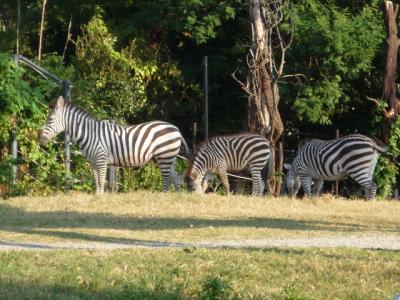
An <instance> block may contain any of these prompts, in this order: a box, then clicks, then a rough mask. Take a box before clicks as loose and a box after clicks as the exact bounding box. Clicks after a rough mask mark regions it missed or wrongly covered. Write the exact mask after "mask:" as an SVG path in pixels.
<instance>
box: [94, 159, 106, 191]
mask: <svg viewBox="0 0 400 300" xmlns="http://www.w3.org/2000/svg"><path fill="white" fill-rule="evenodd" d="M96 173H97V182H98V184H97V190H96V193H97V194H103V193H104V183H105V181H106V173H107V163H106V162H105V161H98V162H97V163H96Z"/></svg>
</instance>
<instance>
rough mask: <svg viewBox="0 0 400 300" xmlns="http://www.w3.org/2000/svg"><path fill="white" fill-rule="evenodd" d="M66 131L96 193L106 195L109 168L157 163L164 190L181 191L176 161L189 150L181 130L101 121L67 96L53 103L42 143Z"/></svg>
mask: <svg viewBox="0 0 400 300" xmlns="http://www.w3.org/2000/svg"><path fill="white" fill-rule="evenodd" d="M63 131H65V132H66V133H67V134H69V135H70V137H71V140H72V142H74V143H76V144H77V145H78V147H79V149H80V150H81V152H82V153H83V155H84V156H85V157H86V160H87V161H88V162H89V164H90V166H91V168H92V171H93V175H94V179H95V183H96V193H97V194H102V193H104V181H105V176H106V171H107V165H109V164H110V165H114V166H131V167H137V166H141V165H144V164H146V163H147V162H149V161H150V160H152V159H153V160H155V162H156V163H157V165H158V166H159V168H160V171H161V175H162V177H163V190H164V191H167V190H168V189H169V188H170V186H171V183H172V184H173V185H174V187H175V189H176V190H179V189H180V182H181V176H180V175H178V174H177V172H176V171H175V161H176V157H177V155H178V153H179V150H180V148H181V146H183V150H184V152H185V153H186V154H187V155H188V154H189V148H188V146H187V144H186V141H185V140H184V138H183V137H182V135H181V133H180V132H179V130H178V128H177V127H175V126H174V125H172V124H169V123H166V122H163V121H151V122H146V123H142V124H138V125H134V126H120V125H116V124H114V123H113V122H109V121H101V120H97V119H96V118H95V117H93V116H92V115H91V114H89V113H88V112H86V111H85V110H83V109H81V108H79V107H78V106H75V105H73V104H71V103H70V102H68V101H65V100H64V98H63V97H61V96H60V97H59V98H58V99H54V100H52V101H51V102H50V104H49V115H48V118H47V121H46V123H45V125H44V126H43V128H42V129H41V131H40V134H39V139H40V140H39V142H40V144H42V145H46V144H47V143H48V142H49V140H50V139H52V138H53V137H54V136H56V135H57V134H59V133H60V132H63Z"/></svg>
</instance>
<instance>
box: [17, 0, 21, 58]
mask: <svg viewBox="0 0 400 300" xmlns="http://www.w3.org/2000/svg"><path fill="white" fill-rule="evenodd" d="M17 13H18V16H17V49H16V53H17V55H18V54H19V25H20V23H21V3H20V0H18V1H17Z"/></svg>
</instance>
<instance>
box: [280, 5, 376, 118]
mask: <svg viewBox="0 0 400 300" xmlns="http://www.w3.org/2000/svg"><path fill="white" fill-rule="evenodd" d="M289 15H290V20H291V22H292V26H289V24H285V26H284V29H285V30H290V29H291V28H293V33H294V34H293V41H294V42H293V47H292V48H291V49H290V51H289V53H288V56H289V58H288V62H287V67H288V72H289V73H301V74H304V75H305V76H306V77H307V80H306V82H305V85H304V86H303V88H301V89H300V90H299V91H298V95H297V97H296V100H295V101H294V109H295V111H296V112H297V114H298V116H299V118H300V119H301V120H307V121H309V122H312V123H318V124H323V125H326V124H330V123H331V122H332V118H333V116H335V114H338V113H339V112H340V111H341V110H343V106H346V105H348V104H349V100H350V99H351V96H352V93H353V90H354V88H353V85H354V83H353V82H354V81H358V80H360V79H363V77H365V76H368V74H371V70H372V69H373V59H374V58H375V56H376V54H377V53H378V51H379V49H380V48H379V47H380V45H381V43H382V41H383V38H384V28H383V22H382V18H383V17H382V14H381V12H380V10H379V7H378V4H377V2H376V1H373V2H372V3H371V4H368V5H365V6H364V7H363V8H362V9H361V10H360V11H359V12H358V13H355V14H351V13H350V12H349V10H348V9H346V8H339V7H338V6H336V5H335V2H334V1H329V2H327V3H326V2H321V1H316V0H306V1H300V2H299V3H297V4H294V5H292V7H291V9H290V11H289Z"/></svg>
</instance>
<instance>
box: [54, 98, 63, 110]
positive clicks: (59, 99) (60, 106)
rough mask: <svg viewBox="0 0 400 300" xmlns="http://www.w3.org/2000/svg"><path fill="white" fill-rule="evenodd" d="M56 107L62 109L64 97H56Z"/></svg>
mask: <svg viewBox="0 0 400 300" xmlns="http://www.w3.org/2000/svg"><path fill="white" fill-rule="evenodd" d="M56 106H57V108H62V107H63V106H64V97H63V96H60V97H58V99H57V104H56Z"/></svg>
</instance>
